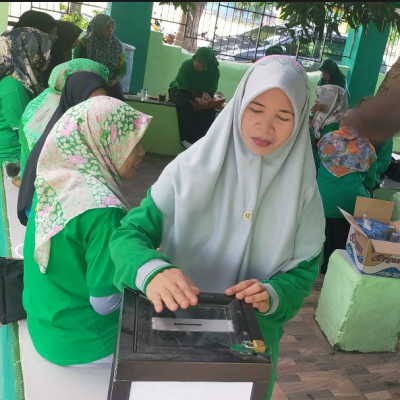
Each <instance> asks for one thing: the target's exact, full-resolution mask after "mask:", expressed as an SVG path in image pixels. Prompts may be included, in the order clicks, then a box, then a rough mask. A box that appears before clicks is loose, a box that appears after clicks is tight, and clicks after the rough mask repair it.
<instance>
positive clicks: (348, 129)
mask: <svg viewBox="0 0 400 400" xmlns="http://www.w3.org/2000/svg"><path fill="white" fill-rule="evenodd" d="M353 112H357V111H355V110H354V109H351V110H349V111H347V113H346V114H345V116H344V117H343V121H342V123H341V125H340V128H339V129H338V130H336V131H334V132H330V133H327V134H326V135H324V136H323V137H322V138H321V139H320V140H319V141H318V143H317V147H318V156H319V158H318V165H317V168H318V171H317V182H318V189H319V192H320V194H321V197H322V203H323V205H324V213H325V219H326V228H325V236H326V240H325V244H324V254H323V263H322V265H321V273H323V274H325V273H326V271H327V268H328V262H329V257H330V256H331V254H332V253H333V252H334V251H335V250H336V249H345V248H346V247H345V246H346V241H347V236H348V232H349V227H350V225H349V223H348V222H347V220H346V219H345V218H344V216H343V214H342V213H341V212H340V210H339V209H338V207H340V208H341V209H343V210H344V211H346V212H348V213H349V214H351V215H353V213H354V207H355V204H356V199H357V196H362V197H371V190H372V189H374V187H375V179H376V162H375V161H376V154H375V149H374V148H373V146H372V145H371V144H370V142H369V140H368V139H366V138H364V137H362V133H361V131H360V130H358V129H356V126H355V125H353V124H352V117H351V115H352V113H353Z"/></svg>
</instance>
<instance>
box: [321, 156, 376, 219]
mask: <svg viewBox="0 0 400 400" xmlns="http://www.w3.org/2000/svg"><path fill="white" fill-rule="evenodd" d="M317 182H318V189H319V192H320V194H321V198H322V203H323V205H324V213H325V217H327V218H344V217H343V214H342V213H341V212H340V210H339V209H338V207H340V208H341V209H343V210H345V211H347V212H348V213H349V214H351V215H353V213H354V207H355V204H356V198H357V196H362V197H371V195H370V192H369V190H368V189H373V188H374V187H375V182H376V162H374V163H372V164H371V166H370V168H369V170H368V171H366V172H352V173H350V174H347V175H345V176H343V177H341V178H338V177H336V176H335V175H333V174H332V173H331V172H329V171H328V170H327V169H326V168H325V167H324V166H323V165H322V163H321V164H320V166H319V168H318V175H317Z"/></svg>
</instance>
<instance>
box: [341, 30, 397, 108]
mask: <svg viewBox="0 0 400 400" xmlns="http://www.w3.org/2000/svg"><path fill="white" fill-rule="evenodd" d="M388 36H389V27H386V29H385V31H384V32H383V33H379V31H378V29H377V28H376V26H375V25H374V24H372V23H371V24H370V25H369V26H368V30H367V34H366V35H365V34H364V30H363V29H362V28H359V29H358V31H350V32H349V36H348V39H347V42H346V46H345V50H344V54H346V53H348V52H349V50H350V47H351V46H353V47H352V51H351V54H350V57H349V58H343V59H342V64H343V65H346V66H348V67H349V74H348V76H347V85H348V88H349V92H350V101H349V105H350V107H355V106H356V105H357V104H358V102H359V101H360V100H361V99H362V98H364V97H367V96H372V95H374V93H375V91H376V87H377V84H378V77H379V71H380V68H381V64H382V58H383V54H384V51H385V46H386V42H387V39H388Z"/></svg>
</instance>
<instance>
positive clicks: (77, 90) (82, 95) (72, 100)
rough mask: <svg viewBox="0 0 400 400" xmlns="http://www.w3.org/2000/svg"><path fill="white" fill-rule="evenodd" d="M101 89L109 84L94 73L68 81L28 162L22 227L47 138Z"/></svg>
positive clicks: (21, 196)
mask: <svg viewBox="0 0 400 400" xmlns="http://www.w3.org/2000/svg"><path fill="white" fill-rule="evenodd" d="M99 88H105V89H107V90H108V85H107V82H106V81H105V80H104V79H103V78H102V77H100V76H99V75H97V74H95V73H94V72H87V71H82V72H75V73H74V74H72V75H71V76H70V77H69V78H68V79H67V81H66V83H65V86H64V89H63V91H62V94H61V99H60V104H59V105H58V107H57V108H56V111H55V112H54V114H53V116H52V117H51V119H50V121H49V122H48V124H47V125H46V128H45V129H44V131H43V134H42V136H40V138H39V140H38V141H37V142H36V144H35V146H34V147H33V149H32V151H31V153H30V154H29V157H28V160H27V162H26V166H25V171H24V175H23V177H22V182H21V187H20V188H19V193H18V205H17V214H18V219H19V220H20V222H21V224H22V225H26V224H27V222H28V218H27V216H26V213H25V210H27V209H30V208H31V206H32V199H33V194H34V193H35V179H36V168H37V163H38V160H39V156H40V153H41V151H42V148H43V145H44V143H45V142H46V138H47V136H48V135H49V133H50V131H51V130H52V129H53V127H54V125H55V124H56V123H57V121H58V120H59V119H60V118H61V117H62V115H63V114H64V113H65V112H66V111H67V110H68V109H69V108H71V107H73V106H76V105H77V104H79V103H82V102H83V101H85V100H86V99H87V98H88V97H89V96H90V94H91V93H92V92H93V91H95V90H96V89H99Z"/></svg>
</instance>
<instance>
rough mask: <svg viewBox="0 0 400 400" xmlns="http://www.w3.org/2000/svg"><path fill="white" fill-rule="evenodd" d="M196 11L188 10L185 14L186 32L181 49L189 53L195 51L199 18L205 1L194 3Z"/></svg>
mask: <svg viewBox="0 0 400 400" xmlns="http://www.w3.org/2000/svg"><path fill="white" fill-rule="evenodd" d="M195 4H196V10H194V11H193V10H192V9H191V10H190V11H189V13H188V14H187V21H186V32H185V38H184V40H183V45H182V47H183V48H184V49H185V50H187V51H189V52H190V53H195V52H196V50H197V36H198V30H199V24H200V18H201V15H202V14H203V10H204V8H205V6H206V4H207V2H206V1H199V2H196V3H195Z"/></svg>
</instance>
